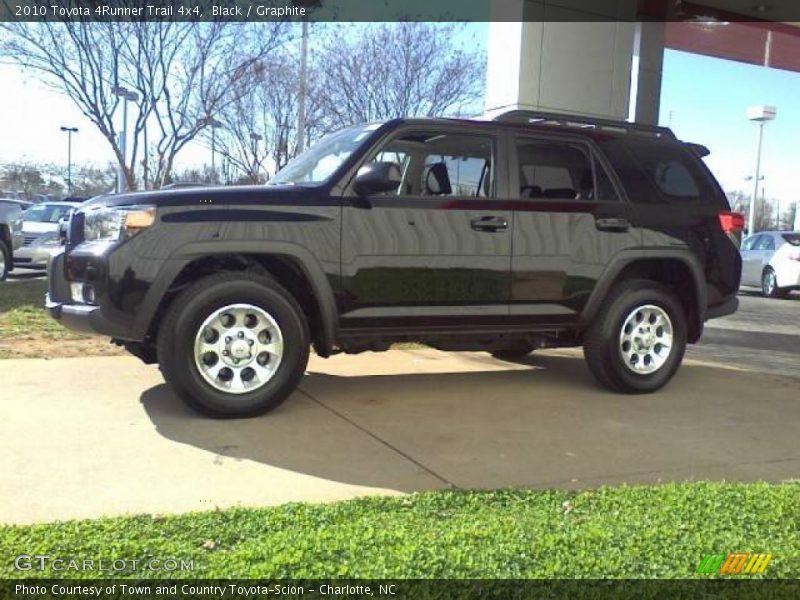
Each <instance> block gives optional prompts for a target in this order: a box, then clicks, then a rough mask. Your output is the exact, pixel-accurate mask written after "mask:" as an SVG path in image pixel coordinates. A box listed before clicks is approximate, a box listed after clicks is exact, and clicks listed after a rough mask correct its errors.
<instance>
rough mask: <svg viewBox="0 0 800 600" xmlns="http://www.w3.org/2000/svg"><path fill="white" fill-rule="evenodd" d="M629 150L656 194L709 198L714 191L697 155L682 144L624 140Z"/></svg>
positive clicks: (683, 198)
mask: <svg viewBox="0 0 800 600" xmlns="http://www.w3.org/2000/svg"><path fill="white" fill-rule="evenodd" d="M626 142H627V146H628V151H629V152H630V153H631V157H632V158H633V160H634V161H635V162H636V163H638V165H639V167H640V168H641V170H642V171H643V172H644V174H645V175H646V177H647V178H648V179H649V180H650V182H651V183H652V184H653V185H654V186H655V189H656V191H657V192H658V194H659V195H660V196H661V197H662V198H664V199H666V200H668V201H670V200H672V201H693V202H698V201H702V200H704V199H705V200H710V199H713V198H714V197H715V192H714V190H713V188H712V187H711V186H710V184H709V182H708V179H707V177H706V175H705V174H704V173H703V172H702V169H701V167H700V166H699V165H698V164H697V163H698V162H699V161H700V159H699V158H697V156H696V155H694V154H692V153H691V152H690V151H688V150H686V149H685V148H683V147H681V146H679V145H676V144H668V143H665V142H658V141H653V140H639V139H636V140H634V139H631V140H626Z"/></svg>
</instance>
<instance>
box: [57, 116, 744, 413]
mask: <svg viewBox="0 0 800 600" xmlns="http://www.w3.org/2000/svg"><path fill="white" fill-rule="evenodd" d="M705 153H707V150H705V149H704V148H703V147H702V146H697V145H693V144H687V143H684V142H681V141H679V140H677V139H676V138H675V136H674V135H673V134H672V132H671V131H669V130H668V129H663V128H656V127H644V126H638V125H632V124H629V123H623V122H616V121H598V120H587V119H586V118H581V117H573V116H564V115H551V114H544V113H529V112H521V111H517V112H512V113H508V114H506V115H503V116H502V117H499V118H498V119H496V120H494V121H464V120H450V119H398V120H392V121H388V122H384V123H375V124H370V125H362V126H359V127H353V128H350V129H345V130H342V131H339V132H337V133H334V134H332V135H330V136H328V137H327V138H325V139H324V140H323V141H321V142H319V143H318V144H317V145H316V146H314V147H313V148H311V149H310V150H308V151H307V152H306V153H305V154H303V155H302V156H300V157H298V158H296V159H295V160H294V161H292V162H291V163H290V164H289V165H288V166H286V167H285V168H284V169H283V170H282V171H281V172H280V173H279V174H278V175H277V176H276V177H275V178H274V179H272V181H270V183H269V184H268V185H266V186H248V187H227V188H220V187H215V188H187V189H176V190H169V191H162V192H143V193H131V194H122V195H116V196H104V197H101V198H96V199H93V200H91V201H89V202H87V203H85V204H84V205H82V207H81V208H80V209H79V210H78V211H77V212H76V213H75V214H74V215H73V217H72V219H71V221H70V224H69V227H68V232H67V236H66V237H67V239H66V247H65V251H64V252H63V253H62V254H60V255H58V256H56V257H55V258H54V259H53V260H52V261H51V264H50V272H49V275H50V291H49V295H48V299H47V306H48V307H49V308H50V311H51V313H52V315H53V316H54V317H55V318H56V319H59V320H60V321H61V322H62V323H64V324H65V325H67V326H68V327H71V328H74V329H79V330H83V331H92V332H97V333H101V334H103V335H107V336H110V337H112V338H113V339H114V340H115V341H116V342H117V343H119V344H121V345H123V346H125V348H127V349H128V350H129V351H130V352H131V353H133V354H134V355H136V356H138V357H139V358H141V359H143V360H144V361H145V362H147V363H153V362H158V363H160V365H161V370H162V371H163V373H164V376H165V378H166V379H167V381H169V383H170V384H171V385H172V386H173V388H174V389H175V390H176V392H177V393H178V394H180V396H181V397H183V398H184V399H185V400H186V401H187V402H188V403H189V404H190V405H192V406H193V407H195V408H197V409H199V410H202V411H204V412H206V413H208V414H211V415H214V416H226V417H234V416H245V415H252V414H257V413H261V412H264V411H266V410H268V409H271V408H273V407H275V406H276V405H277V404H279V403H280V402H281V401H282V400H283V399H284V398H286V396H287V395H289V394H290V393H291V392H292V390H293V389H294V388H295V386H296V385H297V383H298V381H299V379H300V377H301V376H302V375H303V372H304V371H305V368H306V363H307V361H308V354H309V346H310V345H312V344H313V347H314V349H315V351H316V353H317V354H318V355H319V356H323V357H327V356H330V355H332V354H335V353H339V352H347V353H357V352H363V351H367V350H373V351H378V350H386V349H388V348H389V347H390V345H391V344H392V343H395V342H401V341H417V342H423V343H425V344H427V345H429V346H432V347H434V348H439V349H442V350H470V351H476V350H484V351H487V352H490V353H492V354H493V355H494V356H496V357H499V358H502V359H514V358H517V357H521V356H524V355H525V354H527V353H529V352H531V351H532V350H533V349H535V348H542V347H555V346H583V348H584V354H585V356H586V360H587V362H588V364H589V368H590V369H591V371H592V373H594V375H595V376H596V377H597V379H598V380H599V381H600V382H601V383H602V384H603V385H605V386H607V387H609V388H611V389H613V390H616V391H619V392H633V393H641V392H652V391H654V390H657V389H658V388H660V387H661V386H663V385H664V384H665V383H666V382H667V381H668V380H669V379H670V378H671V377H672V375H673V374H674V373H675V371H676V370H677V368H678V366H679V365H680V363H681V360H682V358H683V354H684V349H685V347H686V344H687V342H688V343H694V342H697V340H698V339H699V338H700V336H701V334H702V331H703V323H704V322H705V321H706V320H707V319H710V318H713V317H718V316H721V315H726V314H730V313H732V312H734V311H735V310H736V307H737V300H736V291H737V289H738V287H739V277H740V273H741V260H740V258H739V252H738V250H737V245H738V237H739V235H740V231H741V228H742V225H743V219H742V217H741V215H738V214H734V213H731V212H730V207H729V205H728V202H727V200H726V198H725V195H724V194H723V193H722V191H721V189H720V187H719V185H718V184H717V183H716V181H715V180H714V178H713V176H712V175H711V173H710V172H709V171H708V169H707V168H706V167H705V165H704V163H703V161H702V160H701V157H702V156H703V155H704V154H705Z"/></svg>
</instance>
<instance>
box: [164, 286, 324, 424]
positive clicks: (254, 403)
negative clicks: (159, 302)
mask: <svg viewBox="0 0 800 600" xmlns="http://www.w3.org/2000/svg"><path fill="white" fill-rule="evenodd" d="M309 345H310V342H309V334H308V325H307V323H306V320H305V316H304V315H303V313H302V311H301V310H300V308H299V307H298V306H297V303H296V302H295V300H294V298H293V297H292V296H291V295H290V294H289V293H288V292H287V291H286V290H284V289H283V288H282V287H281V286H280V285H278V284H277V283H276V282H274V281H273V280H271V279H268V278H265V277H261V276H258V275H252V274H248V273H225V274H220V275H213V276H210V277H207V278H205V279H203V280H201V281H199V282H198V283H196V284H195V285H193V286H192V287H190V288H189V289H187V290H186V291H185V292H183V293H182V294H181V295H180V296H179V297H178V298H176V299H175V300H174V302H173V304H172V308H171V309H170V310H169V312H168V313H167V316H166V317H165V319H164V321H163V323H162V325H161V328H160V329H159V334H158V359H159V363H160V364H161V369H162V371H163V373H164V377H165V378H166V379H167V381H168V382H169V383H170V384H171V385H172V387H173V388H174V389H175V391H176V392H177V393H178V395H179V396H180V397H181V398H182V399H183V400H184V401H185V402H186V403H187V404H189V405H190V406H192V407H193V408H195V409H197V410H199V411H201V412H204V413H206V414H209V415H211V416H214V417H246V416H252V415H256V414H260V413H263V412H266V411H268V410H271V409H273V408H275V407H276V406H278V405H279V404H280V403H281V402H282V401H283V400H284V399H285V398H286V397H287V396H288V395H289V394H290V393H291V392H292V391H293V390H294V389H295V387H296V386H297V383H298V381H299V380H300V377H302V375H303V373H304V372H305V368H306V364H307V363H308V354H309Z"/></svg>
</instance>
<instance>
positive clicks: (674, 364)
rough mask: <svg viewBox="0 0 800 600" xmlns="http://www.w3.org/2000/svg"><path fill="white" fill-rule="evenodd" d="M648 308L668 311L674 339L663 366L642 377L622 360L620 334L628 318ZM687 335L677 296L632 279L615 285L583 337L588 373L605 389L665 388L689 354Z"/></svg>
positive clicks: (643, 391) (656, 285) (646, 390)
mask: <svg viewBox="0 0 800 600" xmlns="http://www.w3.org/2000/svg"><path fill="white" fill-rule="evenodd" d="M647 305H654V306H656V307H658V308H660V309H661V310H663V311H664V312H666V314H667V316H668V317H669V320H670V321H671V323H672V330H673V332H672V338H673V339H672V347H671V349H670V351H669V353H668V355H667V357H666V360H665V361H664V363H663V365H661V366H660V367H659V368H658V370H656V371H655V372H653V373H648V374H642V373H635V372H633V371H632V370H631V369H629V368H628V366H627V364H626V362H625V360H624V359H623V356H622V351H621V348H620V334H621V333H622V329H623V325H624V324H625V320H626V318H627V317H628V315H631V313H633V311H634V310H635V309H636V308H637V307H644V306H647ZM686 336H687V325H686V314H685V312H684V309H683V307H682V306H681V303H680V301H679V300H678V298H677V296H676V295H675V293H674V292H673V291H672V290H671V289H669V288H668V287H666V286H663V285H661V284H659V283H656V282H653V281H648V280H640V279H637V280H630V281H626V282H623V283H621V284H618V285H616V286H615V287H614V288H613V289H612V290H611V292H610V293H609V295H608V298H607V299H606V301H605V302H604V307H603V308H602V309H601V310H600V312H599V313H598V314H597V316H596V317H595V320H594V322H593V323H592V324H591V326H590V327H589V329H588V330H587V331H586V333H585V335H584V340H583V354H584V356H585V358H586V362H587V364H588V365H589V370H590V371H591V372H592V374H593V375H594V376H595V378H596V379H597V380H598V381H599V382H600V383H601V384H602V385H604V386H605V387H607V388H609V389H611V390H614V391H616V392H621V393H626V394H648V393H651V392H655V391H656V390H658V389H660V388H661V387H663V386H664V385H665V384H666V383H667V382H668V381H669V380H670V379H671V378H672V376H673V375H674V374H675V372H676V371H677V370H678V367H679V366H680V364H681V361H682V360H683V354H684V352H685V351H686ZM645 358H647V357H645Z"/></svg>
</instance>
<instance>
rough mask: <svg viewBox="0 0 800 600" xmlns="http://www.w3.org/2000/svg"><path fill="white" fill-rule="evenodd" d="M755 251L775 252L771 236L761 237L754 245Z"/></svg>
mask: <svg viewBox="0 0 800 600" xmlns="http://www.w3.org/2000/svg"><path fill="white" fill-rule="evenodd" d="M756 250H775V240H774V239H772V236H771V235H761V236H759V238H758V244H756Z"/></svg>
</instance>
